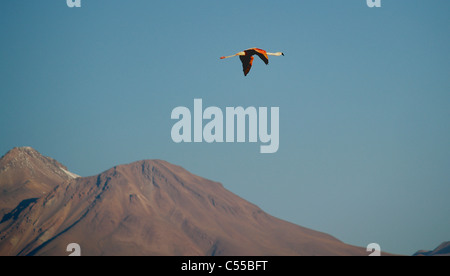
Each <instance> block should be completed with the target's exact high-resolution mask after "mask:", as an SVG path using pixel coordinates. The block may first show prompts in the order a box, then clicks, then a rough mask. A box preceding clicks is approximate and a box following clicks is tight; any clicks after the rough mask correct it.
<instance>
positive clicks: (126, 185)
mask: <svg viewBox="0 0 450 276" xmlns="http://www.w3.org/2000/svg"><path fill="white" fill-rule="evenodd" d="M19 150H20V149H19ZM22 150H23V149H22ZM13 151H14V150H13ZM10 153H11V152H10ZM33 153H34V155H35V156H33V157H29V158H28V160H29V162H31V163H32V164H33V171H34V173H33V174H32V173H31V172H30V170H29V167H28V166H23V167H17V166H16V167H15V169H14V170H16V172H20V171H21V170H23V171H24V172H23V175H27V177H19V176H16V177H17V178H14V179H13V178H11V177H9V174H7V171H8V170H11V166H10V169H5V164H11V162H9V161H5V160H10V158H11V156H8V155H9V153H8V154H7V155H5V156H4V157H3V158H2V159H1V160H0V165H1V166H0V189H2V190H3V189H5V192H4V193H3V194H2V197H3V198H2V199H4V198H7V197H8V196H9V195H11V194H14V193H13V192H11V191H14V189H13V187H15V185H17V187H19V188H20V189H22V190H23V193H24V194H26V195H27V198H24V197H23V196H22V198H17V199H15V201H12V200H10V201H8V202H10V203H9V204H11V203H13V202H14V203H15V204H16V205H15V206H14V208H12V209H11V208H9V209H8V212H5V214H4V215H3V217H0V221H1V223H0V255H68V254H70V253H68V252H66V248H67V245H68V244H70V243H78V244H79V245H80V246H81V254H82V255H229V256H230V255H257V256H258V255H367V252H366V251H365V249H363V248H359V247H354V246H351V245H347V244H345V243H342V242H340V241H339V240H337V239H335V238H334V237H332V236H330V235H327V234H324V233H320V232H317V231H313V230H310V229H307V228H303V227H301V226H298V225H294V224H292V223H289V222H286V221H283V220H280V219H277V218H275V217H272V216H270V215H268V214H267V213H265V212H264V211H262V210H261V209H260V208H258V207H257V206H255V205H253V204H251V203H249V202H247V201H245V200H243V199H242V198H240V197H238V196H236V195H235V194H233V193H231V192H230V191H228V190H226V189H225V188H224V187H223V186H222V185H221V184H220V183H217V182H213V181H210V180H207V179H204V178H201V177H199V176H196V175H193V174H191V173H189V172H188V171H186V170H184V169H183V168H181V167H178V166H175V165H172V164H170V163H167V162H165V161H160V160H145V161H140V162H135V163H132V164H128V165H121V166H117V167H114V168H112V169H110V170H108V171H106V172H104V173H101V174H99V175H97V176H92V177H76V176H75V175H73V174H71V173H70V172H67V170H66V169H65V168H64V167H63V166H62V165H60V164H59V163H57V162H56V161H54V162H51V160H52V159H46V158H45V157H42V156H41V155H40V154H38V153H37V152H36V151H34V150H33ZM4 159H5V160H4ZM34 159H37V160H43V163H42V164H44V165H45V166H47V165H48V164H47V162H46V160H47V161H49V162H50V164H55V167H52V166H50V165H48V167H46V168H45V170H44V169H43V168H41V167H38V161H37V160H34ZM58 168H64V169H63V170H62V172H61V171H59V169H58ZM53 169H54V170H53ZM50 171H52V172H53V174H52V173H50ZM5 172H6V174H5ZM40 172H45V173H42V174H41V173H40ZM5 175H6V176H5ZM29 175H32V176H33V178H32V181H33V183H39V184H40V185H41V186H42V187H45V192H44V193H42V194H39V192H36V191H34V190H33V189H32V191H31V192H27V190H28V189H29V187H28V186H27V184H24V182H23V181H24V179H26V178H31V177H30V176H29ZM16 179H18V180H17V181H16ZM15 181H16V182H15ZM41 186H39V189H41ZM32 187H34V186H32ZM39 189H38V190H39ZM39 191H40V190H39ZM2 202H3V201H2Z"/></svg>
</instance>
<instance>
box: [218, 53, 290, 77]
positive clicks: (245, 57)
mask: <svg viewBox="0 0 450 276" xmlns="http://www.w3.org/2000/svg"><path fill="white" fill-rule="evenodd" d="M253 55H258V56H259V57H260V58H261V59H262V60H263V61H264V63H265V64H266V65H267V64H269V57H268V56H278V57H279V56H284V54H283V53H282V52H276V53H268V52H266V51H264V50H262V49H259V48H250V49H247V50H245V51H242V52H239V53H237V54H234V55H232V56H227V57H221V58H220V59H224V58H230V57H235V56H239V58H240V59H241V62H242V68H243V69H244V76H247V74H248V72H250V69H251V68H252V64H253Z"/></svg>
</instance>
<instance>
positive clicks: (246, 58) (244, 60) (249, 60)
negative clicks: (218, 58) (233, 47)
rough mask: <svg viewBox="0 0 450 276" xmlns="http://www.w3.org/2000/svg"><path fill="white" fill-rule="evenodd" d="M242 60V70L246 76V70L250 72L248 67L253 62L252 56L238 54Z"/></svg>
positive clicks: (250, 66)
mask: <svg viewBox="0 0 450 276" xmlns="http://www.w3.org/2000/svg"><path fill="white" fill-rule="evenodd" d="M239 58H240V59H241V62H242V69H243V70H244V76H247V74H248V72H250V69H251V68H252V64H253V56H251V55H245V56H239Z"/></svg>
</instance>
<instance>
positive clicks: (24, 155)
mask: <svg viewBox="0 0 450 276" xmlns="http://www.w3.org/2000/svg"><path fill="white" fill-rule="evenodd" d="M76 177H78V176H77V175H75V174H73V173H70V172H69V171H68V170H67V168H66V167H65V166H64V165H62V164H61V163H59V162H58V161H56V160H54V159H52V158H49V157H45V156H42V155H41V154H40V153H39V152H37V151H36V150H34V149H33V148H30V147H22V148H14V149H12V150H10V151H9V152H8V153H7V154H5V155H4V156H3V157H2V158H1V159H0V218H1V217H2V216H3V215H4V214H5V213H7V212H9V211H11V210H12V209H13V208H15V207H16V206H17V205H18V204H19V203H20V202H21V201H22V200H25V199H30V198H39V197H41V196H43V195H45V194H47V193H48V192H50V191H51V190H52V189H53V188H54V187H55V186H56V185H59V184H60V183H62V182H64V181H68V180H71V179H73V178H76Z"/></svg>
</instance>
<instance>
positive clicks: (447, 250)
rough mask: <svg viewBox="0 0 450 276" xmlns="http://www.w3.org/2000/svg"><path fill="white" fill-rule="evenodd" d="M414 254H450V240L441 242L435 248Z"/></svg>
mask: <svg viewBox="0 0 450 276" xmlns="http://www.w3.org/2000/svg"><path fill="white" fill-rule="evenodd" d="M413 256H450V241H448V242H443V243H441V244H440V245H439V246H438V247H436V248H435V249H434V250H431V251H427V250H419V251H417V252H416V253H414V255H413Z"/></svg>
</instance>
